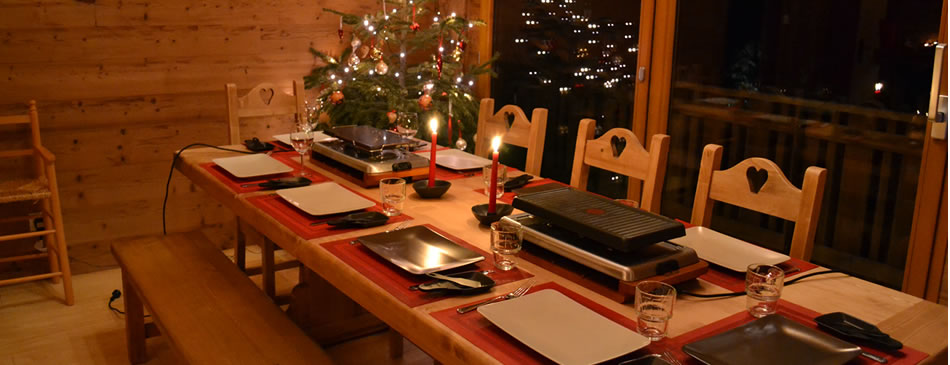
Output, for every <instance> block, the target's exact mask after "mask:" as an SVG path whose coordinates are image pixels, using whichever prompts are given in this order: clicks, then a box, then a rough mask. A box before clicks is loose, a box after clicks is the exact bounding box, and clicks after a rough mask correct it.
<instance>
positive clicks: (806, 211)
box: [691, 144, 827, 261]
mask: <svg viewBox="0 0 950 365" xmlns="http://www.w3.org/2000/svg"><path fill="white" fill-rule="evenodd" d="M721 163H722V146H719V145H715V144H710V145H706V147H705V148H704V149H703V159H702V162H701V163H700V166H699V182H698V184H697V186H696V198H695V200H694V202H693V216H692V219H691V223H692V224H693V225H699V226H705V227H709V224H710V221H711V219H712V209H713V205H714V204H715V202H716V201H721V202H723V203H728V204H732V205H735V206H739V207H742V208H746V209H750V210H754V211H756V212H759V213H764V214H768V215H771V216H774V217H778V218H782V219H785V220H789V221H793V222H795V231H794V233H793V234H792V248H791V251H790V253H789V255H790V256H792V257H795V258H798V259H802V260H806V261H807V260H809V259H811V254H812V249H813V248H814V244H815V230H816V229H817V228H818V217H819V215H820V212H821V200H822V197H823V193H824V190H825V179H826V175H827V171H826V170H825V169H824V168H821V167H818V166H811V167H809V168H808V169H807V170H805V178H804V181H803V182H802V188H801V189H799V188H796V187H795V185H792V183H791V182H790V181H788V178H786V177H785V174H784V173H782V170H781V169H780V168H779V167H778V165H776V164H775V162H772V161H770V160H768V159H764V158H760V157H752V158H747V159H745V160H743V161H742V162H739V163H738V164H736V165H735V166H733V167H731V168H729V169H727V170H720V169H719V166H720V164H721ZM756 188H758V190H756Z"/></svg>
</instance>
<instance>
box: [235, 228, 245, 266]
mask: <svg viewBox="0 0 950 365" xmlns="http://www.w3.org/2000/svg"><path fill="white" fill-rule="evenodd" d="M236 223H237V237H236V238H235V242H234V262H235V264H237V267H238V269H241V271H247V264H246V263H245V262H246V261H247V259H246V255H245V252H244V248H245V247H247V237H245V236H244V229H243V227H241V217H237V218H236Z"/></svg>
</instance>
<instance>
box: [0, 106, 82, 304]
mask: <svg viewBox="0 0 950 365" xmlns="http://www.w3.org/2000/svg"><path fill="white" fill-rule="evenodd" d="M29 105H30V111H29V114H24V115H13V116H0V125H17V124H23V125H29V128H30V134H31V138H30V146H31V148H28V149H17V150H3V151H0V158H24V157H31V158H32V160H33V161H32V163H33V171H32V173H33V174H32V176H31V177H29V178H12V179H10V178H9V177H10V176H11V175H14V174H13V173H12V172H10V174H7V173H4V174H0V203H14V202H26V201H34V202H35V201H42V205H41V216H42V218H43V227H44V229H43V230H41V231H36V232H27V233H17V234H10V235H5V236H0V242H4V241H12V240H18V239H23V238H30V237H43V241H44V242H45V243H46V252H45V253H36V254H28V255H20V256H13V257H3V258H0V262H13V261H24V260H33V259H41V258H44V257H45V258H47V259H48V260H49V268H50V272H49V273H46V274H38V275H31V276H23V277H19V278H13V279H6V280H0V286H4V285H12V284H18V283H23V282H27V281H33V280H43V279H52V280H53V282H54V283H57V282H59V280H60V278H62V281H63V292H64V298H65V301H66V305H73V303H74V302H75V299H74V297H73V283H72V277H71V274H70V270H69V255H68V254H67V252H66V237H65V235H64V230H63V215H62V206H61V204H60V199H59V186H58V185H57V183H56V166H55V165H54V161H55V160H56V157H55V156H53V153H52V152H50V151H49V150H48V149H46V147H43V145H42V143H41V141H40V122H39V116H38V114H37V112H36V102H35V101H30V104H29ZM8 172H9V171H8ZM34 217H35V215H32V214H26V215H23V216H17V217H11V218H8V219H4V221H29V220H31V219H33V218H34Z"/></svg>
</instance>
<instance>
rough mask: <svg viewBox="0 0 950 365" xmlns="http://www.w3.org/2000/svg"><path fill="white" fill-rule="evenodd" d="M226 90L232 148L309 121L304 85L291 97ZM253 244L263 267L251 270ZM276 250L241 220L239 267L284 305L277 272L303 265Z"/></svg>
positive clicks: (273, 89)
mask: <svg viewBox="0 0 950 365" xmlns="http://www.w3.org/2000/svg"><path fill="white" fill-rule="evenodd" d="M224 89H225V95H226V96H227V112H228V143H229V144H232V145H237V144H241V143H242V141H243V140H244V139H250V138H252V137H257V138H259V139H260V140H261V141H268V140H271V139H272V136H273V135H276V134H283V133H290V132H291V131H292V130H293V126H294V123H297V122H298V121H300V120H301V118H307V114H305V113H306V112H305V110H306V109H305V106H304V93H303V81H300V80H294V81H293V83H292V88H291V89H290V92H289V93H288V92H285V91H283V90H281V88H279V87H277V86H275V85H274V84H271V83H261V84H258V85H257V86H254V87H253V88H251V89H250V90H249V91H248V92H247V93H246V94H243V95H240V96H239V95H238V88H237V85H235V84H226V85H225V86H224ZM242 129H243V133H242ZM249 240H254V241H257V242H258V246H259V247H260V248H261V263H260V266H256V265H254V267H247V263H246V251H245V250H246V246H247V241H249ZM275 248H276V247H275V245H274V243H273V242H271V241H270V240H269V239H267V238H266V237H264V236H263V235H261V234H259V233H257V232H254V231H253V229H252V228H251V227H250V225H247V224H246V223H244V222H242V221H241V219H240V218H238V219H237V237H236V243H235V247H234V260H235V263H236V264H237V266H238V268H240V269H241V270H242V271H244V272H246V273H247V274H248V275H255V274H257V273H260V274H261V282H262V286H263V289H264V292H265V293H267V295H269V296H271V297H272V298H275V299H276V300H278V301H279V302H281V301H283V300H284V299H285V298H277V294H276V289H275V286H276V285H275V274H274V272H275V271H277V270H282V269H288V268H292V267H296V266H298V265H299V262H297V260H296V259H295V258H294V257H292V256H291V255H290V254H289V253H287V252H286V251H282V250H275Z"/></svg>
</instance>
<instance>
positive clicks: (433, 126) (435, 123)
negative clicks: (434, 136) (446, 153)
mask: <svg viewBox="0 0 950 365" xmlns="http://www.w3.org/2000/svg"><path fill="white" fill-rule="evenodd" d="M429 129H430V130H432V133H436V131H437V130H438V129H439V120H438V119H435V118H432V119H429Z"/></svg>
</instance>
